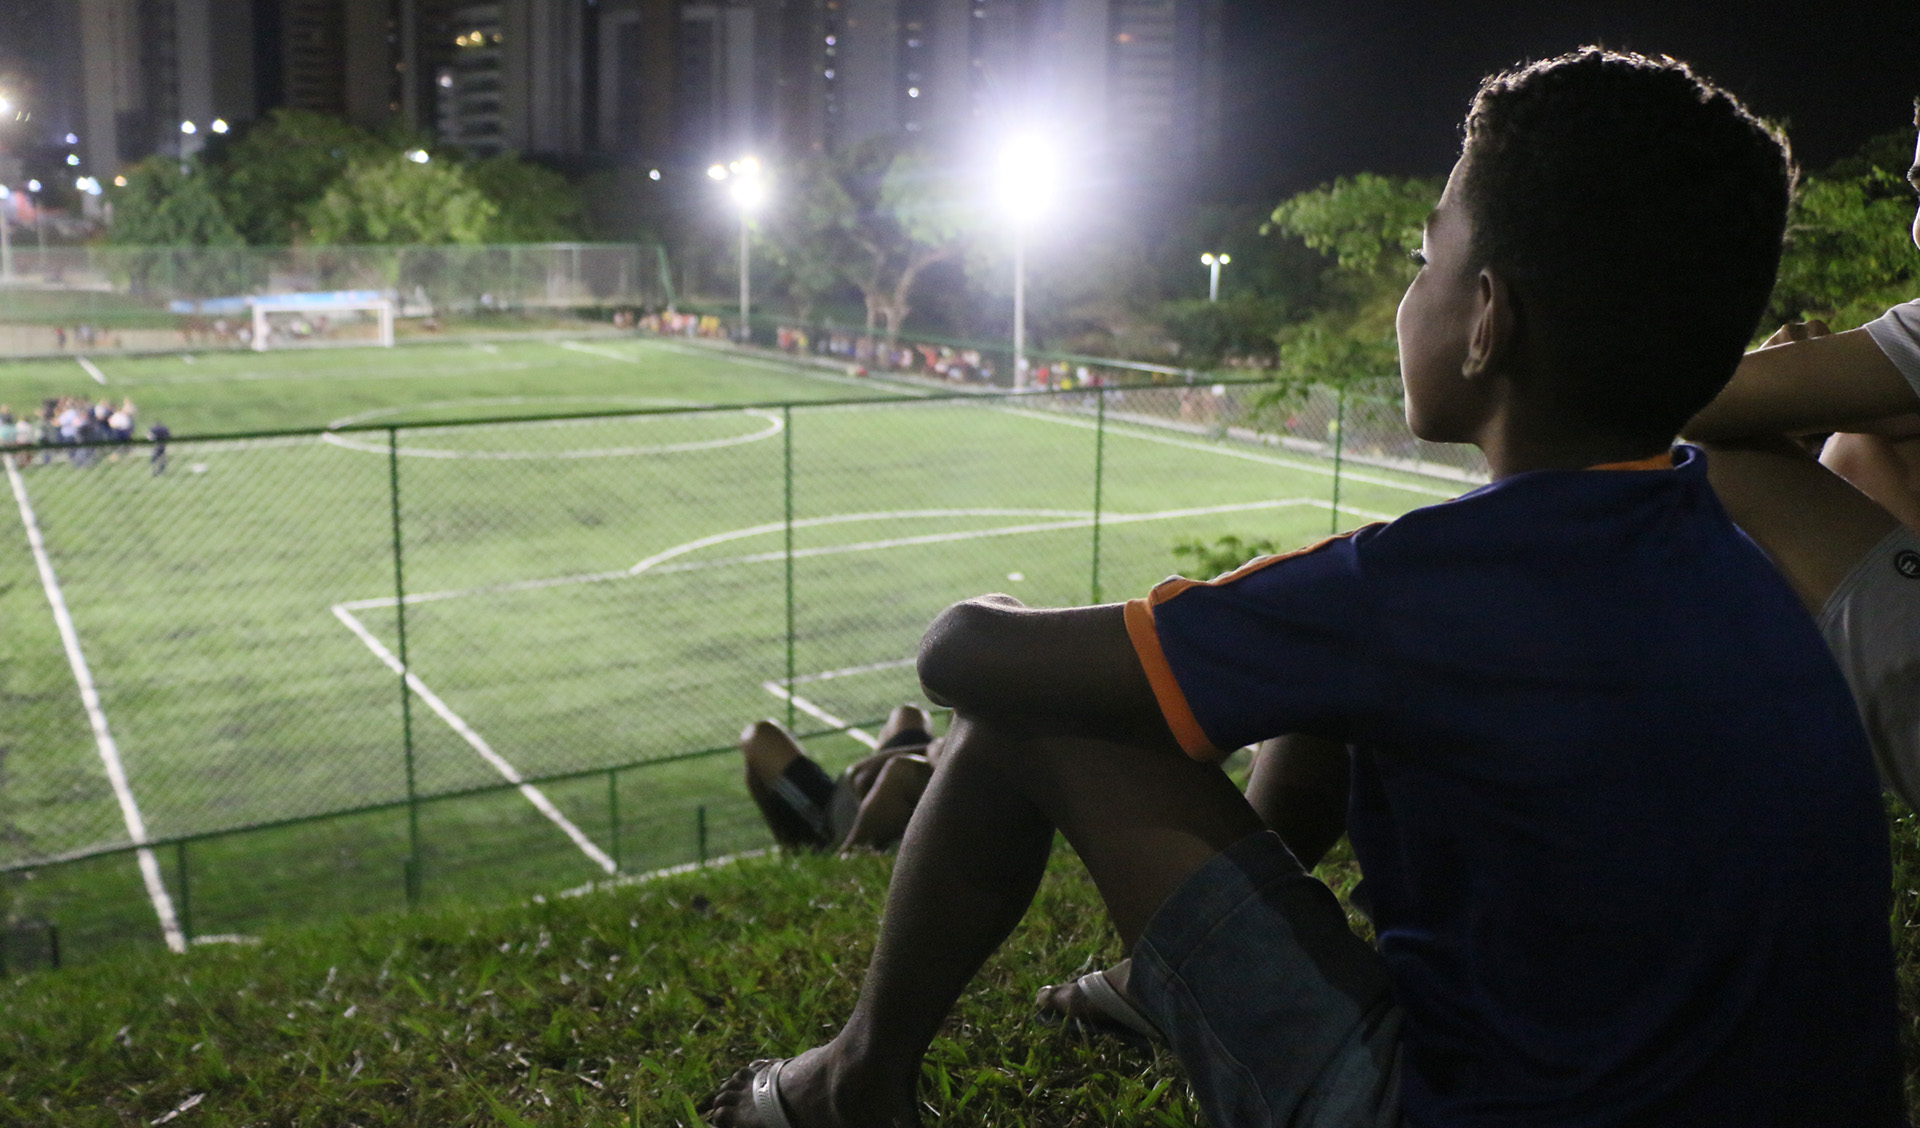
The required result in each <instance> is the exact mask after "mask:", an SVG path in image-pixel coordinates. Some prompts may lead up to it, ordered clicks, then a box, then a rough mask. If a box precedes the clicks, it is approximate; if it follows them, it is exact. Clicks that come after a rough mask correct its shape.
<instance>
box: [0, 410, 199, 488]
mask: <svg viewBox="0 0 1920 1128" xmlns="http://www.w3.org/2000/svg"><path fill="white" fill-rule="evenodd" d="M138 428H139V409H138V408H136V407H135V406H134V404H133V400H131V399H122V400H121V401H120V402H119V403H118V404H115V403H114V402H113V401H112V400H110V399H103V400H98V401H94V400H90V399H88V398H87V397H86V396H60V397H58V398H55V397H48V398H47V399H46V400H44V401H42V402H41V404H40V410H39V411H38V412H37V413H35V412H24V411H23V412H21V413H19V414H18V415H16V414H15V413H14V411H13V409H12V408H11V407H9V406H7V405H5V404H0V448H4V447H38V448H39V450H38V454H39V458H38V459H37V461H38V463H39V464H40V465H42V466H45V465H48V464H50V463H52V462H53V461H54V458H55V455H56V454H59V453H61V451H60V448H65V452H64V453H65V454H66V457H67V461H68V462H69V463H71V464H72V465H74V466H92V465H94V464H95V463H96V462H99V461H100V458H101V455H102V454H105V456H106V458H107V461H109V462H118V461H119V460H120V456H121V452H120V451H119V450H116V449H114V447H115V446H118V445H121V444H126V443H130V442H132V441H133V438H134V435H135V434H136V433H137V432H138ZM147 437H148V438H150V439H152V440H153V444H154V445H153V454H152V461H153V472H154V473H155V474H159V473H162V472H164V471H165V469H166V465H167V455H166V449H167V439H168V438H169V437H170V434H169V432H168V430H167V426H166V424H164V423H155V424H154V425H153V427H152V428H151V429H150V430H149V431H148V433H147ZM35 462H36V459H35V458H34V456H33V452H27V453H26V454H25V455H24V456H23V457H21V458H19V459H18V460H17V463H16V464H17V465H19V466H21V467H22V468H24V467H27V466H32V465H34V464H35Z"/></svg>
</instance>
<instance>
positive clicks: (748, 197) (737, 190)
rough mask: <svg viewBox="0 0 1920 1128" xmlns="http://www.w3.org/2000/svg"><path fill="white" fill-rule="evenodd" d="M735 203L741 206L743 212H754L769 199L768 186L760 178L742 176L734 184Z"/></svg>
mask: <svg viewBox="0 0 1920 1128" xmlns="http://www.w3.org/2000/svg"><path fill="white" fill-rule="evenodd" d="M732 192H733V202H734V203H736V204H739V205H740V208H741V210H742V211H752V210H753V209H754V208H757V207H759V206H760V204H761V202H762V201H763V200H765V199H766V198H767V186H766V185H764V184H762V183H761V182H760V179H759V178H758V177H754V176H742V177H740V178H739V179H737V180H735V181H734V182H733V188H732Z"/></svg>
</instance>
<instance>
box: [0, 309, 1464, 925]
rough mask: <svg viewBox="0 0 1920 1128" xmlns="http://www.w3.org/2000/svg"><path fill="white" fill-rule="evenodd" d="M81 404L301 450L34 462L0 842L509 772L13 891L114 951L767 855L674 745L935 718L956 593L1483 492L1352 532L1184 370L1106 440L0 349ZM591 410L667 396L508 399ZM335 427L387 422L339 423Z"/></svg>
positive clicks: (421, 368) (712, 365) (1135, 573)
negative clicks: (414, 854)
mask: <svg viewBox="0 0 1920 1128" xmlns="http://www.w3.org/2000/svg"><path fill="white" fill-rule="evenodd" d="M100 379H104V380H105V381H106V385H105V386H104V387H103V386H101V385H100V384H99V383H98V380H100ZM60 394H92V395H101V396H113V397H115V398H116V399H118V398H120V397H123V396H130V397H132V398H133V399H134V400H135V401H136V403H137V405H138V407H139V413H140V419H141V423H142V425H143V427H144V426H145V425H147V424H151V423H152V422H155V421H165V422H167V423H168V424H169V426H171V428H172V429H173V431H174V433H175V434H177V435H185V434H188V433H195V434H201V433H206V432H216V431H217V432H232V431H243V430H244V431H252V432H259V431H269V430H279V429H301V428H312V429H315V430H313V432H312V433H308V434H299V435H275V436H270V437H255V438H249V439H238V440H220V441H192V440H182V441H176V442H175V443H173V444H172V446H171V448H170V450H169V461H168V466H167V469H166V472H165V473H164V474H159V475H155V474H154V473H152V469H151V466H150V463H149V460H148V458H147V454H148V452H147V451H146V450H145V449H144V448H141V447H137V446H136V447H131V448H128V449H126V450H124V451H122V452H120V453H121V454H122V455H123V456H122V457H119V458H117V459H116V458H111V457H109V456H103V457H101V458H99V459H97V460H94V461H92V462H91V464H84V460H83V461H82V462H75V461H74V460H72V459H70V458H69V457H68V456H67V455H66V454H65V453H62V454H59V455H56V456H55V457H54V458H52V459H51V460H48V461H44V462H43V461H41V460H38V459H28V458H27V457H26V456H24V455H22V456H17V458H16V462H17V463H22V462H25V463H31V464H28V465H16V466H14V467H11V468H10V469H9V480H10V484H11V486H12V490H13V495H14V500H15V502H16V504H15V505H14V506H11V507H8V509H7V517H6V518H5V519H4V520H5V522H6V524H5V527H4V531H0V539H3V540H4V543H5V545H6V547H5V548H4V549H0V553H4V556H0V560H3V561H4V563H0V570H3V571H0V607H3V608H4V612H5V613H4V619H0V621H4V623H5V624H6V626H5V630H6V634H7V646H6V648H5V649H6V658H5V659H4V661H5V666H4V670H3V674H4V685H3V687H0V688H4V690H5V692H7V694H8V695H9V700H10V701H11V702H12V704H11V705H10V707H9V709H8V710H6V711H5V717H4V720H0V726H4V728H0V747H4V748H5V750H6V760H5V763H4V771H5V784H6V786H5V788H4V789H0V861H4V862H5V863H9V864H12V865H15V866H18V865H20V864H22V863H27V862H33V861H38V860H41V859H47V858H50V857H54V856H57V855H62V854H67V853H73V852H85V851H89V850H92V849H95V848H98V847H101V846H103V845H106V844H112V843H128V842H132V841H138V840H140V839H141V837H142V834H141V832H144V836H145V837H146V838H159V839H169V838H176V837H179V836H189V835H199V834H206V833H209V832H216V831H224V830H228V829H230V828H239V827H248V826H253V825H257V824H262V823H282V822H285V821H287V820H293V819H299V818H303V817H306V816H316V815H322V814H325V813H328V812H336V811H344V810H354V809H359V808H366V807H370V806H376V805H379V804H389V803H393V802H395V801H398V800H402V799H404V798H405V797H406V796H407V795H408V794H409V776H410V775H411V778H412V790H413V793H415V794H417V795H421V796H448V795H458V794H460V793H463V792H471V791H476V790H481V789H487V788H497V787H499V786H500V785H503V784H521V785H522V786H519V787H518V788H514V789H508V790H504V791H495V792H492V793H489V794H486V795H484V796H478V797H471V798H465V799H458V800H449V799H442V800H440V801H437V802H435V803H432V804H430V805H428V806H426V807H424V808H422V813H421V814H420V816H419V822H418V823H417V824H416V825H415V827H414V828H413V829H410V828H409V827H408V825H407V815H406V811H405V810H404V808H401V809H397V810H396V809H390V810H382V811H374V812H371V813H367V814H361V815H355V816H352V817H349V818H346V819H339V820H330V821H324V822H314V823H308V824H305V825H297V826H286V827H283V828H280V829H276V830H271V831H264V832H253V833H247V834H236V835H228V836H225V837H222V838H218V839H215V840H212V841H205V842H194V843H193V844H192V847H191V849H192V854H191V858H189V857H188V856H187V854H186V850H185V849H184V848H169V849H167V850H162V851H160V853H159V855H157V856H156V855H154V854H152V853H151V852H148V853H146V854H142V855H126V854H121V855H115V856H111V857H108V858H103V859H98V860H94V861H89V862H85V863H81V864H78V865H73V866H61V867H52V868H49V867H45V866H41V867H39V868H37V869H36V870H35V871H34V873H33V879H32V880H31V881H29V880H26V878H25V877H24V876H22V875H19V874H16V875H15V879H14V884H13V886H12V889H13V890H14V895H15V897H16V899H17V900H18V902H19V904H20V905H24V906H25V907H26V908H27V909H28V910H30V911H33V912H38V913H42V914H44V915H48V916H53V917H56V918H57V919H61V920H62V924H63V928H66V929H68V930H69V931H70V932H73V933H75V934H76V935H77V934H82V933H84V934H89V935H92V934H99V935H101V936H103V937H104V936H106V935H107V934H109V933H113V932H116V931H123V930H127V929H132V930H134V931H136V932H142V933H143V934H144V935H147V936H157V935H159V931H158V929H157V928H156V925H155V922H156V920H162V919H164V918H165V916H166V914H167V913H168V912H169V911H171V912H173V913H174V914H175V915H176V916H188V915H190V916H191V917H192V918H193V920H192V922H191V923H190V924H189V925H188V926H187V927H186V931H192V932H198V933H207V932H238V931H246V930H248V929H252V928H257V927H258V926H259V925H260V924H262V923H263V922H266V921H270V920H273V919H286V918H289V917H294V916H299V915H303V914H311V913H317V912H335V911H353V910H355V909H357V908H361V907H367V906H376V905H383V904H391V903H394V902H395V901H396V900H397V899H398V898H399V896H400V894H401V890H402V883H401V880H400V877H399V874H400V869H401V864H402V862H403V861H404V859H405V857H406V856H407V855H408V854H409V853H410V851H411V850H412V847H411V846H410V845H409V836H410V835H414V836H417V841H418V842H419V844H420V851H421V857H422V859H423V865H424V867H425V870H426V872H424V873H416V875H415V877H416V880H418V881H419V882H420V883H421V885H420V888H421V890H422V891H423V893H425V894H426V895H429V896H431V895H452V891H453V890H455V889H456V888H457V889H460V890H463V891H465V892H471V891H472V890H474V889H475V888H476V887H481V888H485V889H491V890H497V891H520V890H537V889H552V888H557V887H561V886H565V885H569V884H575V883H578V882H579V881H583V880H588V879H591V878H594V877H604V876H606V874H607V873H608V871H609V870H610V869H611V868H612V867H613V864H614V862H615V861H616V857H615V855H620V856H619V857H618V859H617V860H618V861H619V863H620V867H621V868H623V869H627V870H634V869H643V868H649V867H651V866H654V865H660V864H669V863H672V862H678V861H682V860H686V858H687V857H689V856H691V855H692V854H693V853H694V851H695V850H696V849H701V848H704V849H705V850H707V851H711V852H718V851H720V850H723V849H734V848H740V847H743V846H750V845H755V844H759V843H760V842H761V841H762V840H763V837H764V836H763V835H762V833H761V832H760V830H759V828H758V825H757V819H756V817H755V816H754V814H753V812H752V809H751V806H750V805H749V804H747V803H746V802H745V800H744V796H743V794H742V791H741V788H740V786H739V782H738V765H737V762H736V761H735V759H734V758H733V757H731V756H729V755H726V754H724V753H715V754H711V755H705V756H692V757H689V756H688V754H690V753H699V752H703V751H710V750H716V749H724V748H726V747H727V746H728V745H729V744H730V743H731V741H732V740H733V739H734V738H735V735H736V734H737V733H738V731H739V729H740V727H741V726H742V725H743V724H744V723H745V722H746V721H748V720H750V719H752V718H755V717H759V716H768V715H771V716H776V717H779V718H781V719H783V720H785V719H787V718H788V717H789V715H791V716H792V717H793V719H794V720H795V721H796V722H797V724H798V725H799V726H800V727H802V728H810V729H826V728H840V727H843V726H845V725H847V724H850V723H851V724H855V725H858V724H861V723H871V722H872V721H873V720H875V719H876V718H878V717H880V716H882V715H884V713H885V712H886V710H887V708H888V707H890V706H891V705H893V704H895V703H897V702H900V701H903V700H911V699H914V698H915V697H916V696H917V694H918V687H917V684H916V681H915V678H914V675H913V671H912V668H911V663H910V659H911V656H912V654H913V651H914V646H915V643H916V641H917V639H918V637H919V634H920V632H921V631H922V629H923V628H924V627H925V625H926V623H927V621H928V620H929V619H930V618H931V617H932V616H933V615H934V614H935V613H937V612H938V611H939V610H940V608H941V607H943V606H945V605H946V604H947V603H949V602H951V601H953V600H954V599H957V598H961V597H963V596H966V595H970V594H977V593H979V592H983V591H993V590H1001V591H1007V592H1010V593H1012V594H1014V595H1017V596H1019V597H1020V598H1022V599H1024V600H1026V601H1028V602H1030V603H1035V604H1077V603H1084V602H1087V601H1089V600H1091V599H1094V598H1105V599H1115V598H1124V597H1127V596H1131V595H1136V594H1140V593H1141V592H1144V591H1145V590H1146V589H1147V587H1149V586H1150V585H1151V584H1152V583H1154V582H1155V581H1157V580H1158V579H1160V578H1162V577H1163V576H1165V575H1166V574H1168V573H1169V572H1171V571H1173V570H1175V568H1176V566H1177V561H1176V559H1175V557H1174V555H1173V553H1172V547H1173V545H1174V544H1175V543H1177V542H1178V541H1180V540H1181V539H1183V538H1193V537H1200V538H1207V539H1211V538H1213V537H1217V536H1221V535H1226V534H1234V535H1238V536H1241V537H1243V538H1266V539H1272V540H1275V541H1277V542H1278V543H1281V544H1305V543H1310V542H1311V541H1313V540H1315V539H1318V538H1319V537H1321V536H1324V535H1326V533H1327V532H1328V531H1329V529H1330V528H1333V527H1336V526H1337V527H1342V528H1344V527H1350V526H1352V525H1356V524H1360V523H1364V522H1365V521H1367V520H1371V519H1378V518H1383V517H1388V516H1392V515H1395V514H1398V513H1400V512H1403V511H1404V510H1406V509H1408V508H1411V507H1413V506H1415V505H1420V504H1426V503H1430V502H1432V501H1435V500H1438V499H1440V498H1444V497H1448V496H1452V495H1453V494H1454V493H1456V492H1458V491H1459V490H1460V489H1462V488H1464V487H1462V486H1460V485H1459V484H1457V483H1453V482H1447V481H1437V480H1433V479H1429V478H1424V477H1421V476H1418V475H1413V474H1404V473H1398V472H1394V471H1389V470H1382V469H1378V468H1374V467H1367V468H1352V467H1349V468H1348V471H1347V473H1346V474H1345V476H1344V478H1343V481H1342V485H1341V511H1340V513H1339V514H1338V515H1337V517H1336V516H1335V515H1333V514H1332V513H1330V510H1329V499H1330V495H1331V486H1332V466H1331V465H1330V464H1329V463H1327V462H1325V461H1322V460H1320V459H1316V458H1312V457H1308V456H1305V455H1301V454H1297V453H1288V452H1284V451H1279V450H1275V449H1273V448H1268V447H1262V446H1257V445H1254V444H1245V443H1235V442H1228V441H1220V440H1217V439H1211V438H1208V437H1206V436H1205V434H1204V433H1203V429H1202V428H1200V427H1196V426H1190V425H1183V424H1182V423H1181V422H1180V420H1181V417H1182V410H1181V407H1180V405H1179V403H1178V397H1179V396H1180V392H1179V390H1177V389H1136V390H1131V391H1127V392H1125V393H1118V392H1109V393H1108V394H1107V402H1106V404H1105V407H1104V426H1103V425H1102V420H1101V416H1102V411H1101V409H1100V407H1099V406H1098V405H1097V404H1096V403H1094V402H1093V401H1091V400H1090V399H1089V398H1087V397H1085V396H1053V397H1023V398H1020V399H1018V400H1017V401H1016V400H1010V399H1007V398H1002V397H986V398H982V397H968V396H958V397H956V396H950V395H939V394H933V390H931V389H923V388H918V387H912V386H906V385H889V384H882V383H877V382H874V381H870V380H864V379H855V378H852V377H848V376H846V375H843V374H842V373H840V372H838V371H833V370H826V369H819V368H812V367H808V366H804V365H799V364H788V363H784V362H781V361H778V360H769V359H762V358H759V357H745V356H739V355H736V354H731V353H726V352H719V351H713V350H708V349H703V348H697V347H692V346H687V345H681V344H677V343H668V342H659V341H648V340H637V339H633V338H582V339H555V340H551V341H522V342H502V343H498V344H481V345H472V344H446V345H437V346H432V347H416V348H407V349H400V350H392V351H386V350H371V349H368V350H350V351H349V350H340V351H331V352H324V353H284V354H264V355H257V354H246V355H233V354H226V355H203V356H199V357H194V358H184V357H166V358H145V359H114V360H105V361H100V362H99V363H98V364H97V365H95V371H94V372H89V371H88V370H86V369H84V368H83V367H82V366H80V365H78V364H76V363H73V362H71V361H64V362H42V363H31V364H29V363H20V364H13V365H7V366H0V403H11V404H13V405H14V406H15V407H20V406H22V405H23V404H35V403H37V402H38V401H39V400H40V399H41V398H42V397H45V396H49V395H60ZM733 405H745V406H733ZM683 409H684V410H683ZM587 412H645V414H621V415H609V416H596V417H591V418H566V419H552V418H546V419H533V420H527V419H525V418H524V417H527V416H537V415H546V414H564V413H574V414H578V413H587ZM506 418H512V419H514V420H515V421H499V422H488V423H462V424H461V425H457V426H455V425H448V424H449V422H450V421H453V420H472V419H495V420H500V419H506ZM350 424H363V425H378V426H380V427H393V428H394V430H392V431H388V430H383V429H382V430H356V431H351V432H342V431H338V430H332V431H326V430H319V429H320V428H325V427H329V426H332V427H336V428H337V427H340V426H345V425H350ZM1096 514H1097V515H1098V517H1097V520H1096ZM396 528H397V529H398V534H399V535H398V543H399V546H400V549H401V552H400V557H399V561H398V563H399V565H400V571H401V573H402V575H403V581H401V580H399V579H398V578H397V577H396V560H395V553H394V548H395V543H396V537H395V530H396ZM397 582H403V583H404V590H405V593H406V596H405V601H404V612H405V614H404V640H403V639H402V615H401V614H400V611H401V609H402V604H401V601H400V600H398V599H397V598H396V584H397ZM56 605H57V606H59V607H60V608H63V610H56V609H55V608H56ZM403 652H404V655H405V659H406V668H407V669H408V670H409V672H410V675H411V682H410V684H411V693H410V694H409V695H404V696H406V698H407V699H406V701H405V707H404V709H403V694H402V692H401V689H400V684H399V680H400V679H399V671H400V668H401V665H400V658H401V655H402V653H403ZM89 682H90V683H91V688H88V687H87V683H89ZM408 714H410V716H409V715H408ZM409 722H410V723H409ZM865 736H866V733H865V732H864V731H863V730H856V731H855V732H854V733H853V734H851V736H847V737H833V738H829V739H826V740H823V741H821V742H819V745H818V750H819V752H820V754H821V756H822V758H823V759H825V760H827V761H828V762H829V763H835V762H840V761H843V760H845V759H846V758H848V757H850V756H852V755H855V754H857V753H858V752H859V751H861V748H862V745H861V740H862V738H863V737H865ZM656 761H657V762H658V764H657V766H650V767H626V766H627V765H634V764H639V763H643V762H656ZM616 767H618V768H621V770H620V771H618V772H613V773H611V774H607V773H605V772H603V771H602V770H603V769H611V768H616ZM593 772H602V774H597V775H596V774H585V773H593ZM567 773H576V775H577V778H570V779H562V780H558V781H555V780H551V779H545V778H543V777H552V776H554V775H564V774H567ZM529 778H534V779H538V780H541V782H539V783H538V784H537V785H536V784H530V783H525V781H526V780H528V779H529ZM189 869H190V871H191V880H187V879H186V877H185V875H184V874H183V871H185V870H189ZM456 875H457V876H458V880H456ZM182 902H185V904H184V905H183V904H182ZM105 905H111V906H112V911H108V910H107V909H105V908H103V906H105ZM16 911H19V908H18V906H17V907H16ZM143 914H144V915H143ZM81 917H87V918H88V919H96V920H97V922H98V923H95V924H93V925H87V926H82V925H80V924H76V923H68V922H70V921H75V920H77V919H79V918H81ZM89 929H91V932H89Z"/></svg>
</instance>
